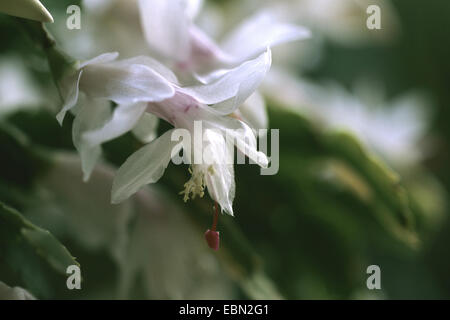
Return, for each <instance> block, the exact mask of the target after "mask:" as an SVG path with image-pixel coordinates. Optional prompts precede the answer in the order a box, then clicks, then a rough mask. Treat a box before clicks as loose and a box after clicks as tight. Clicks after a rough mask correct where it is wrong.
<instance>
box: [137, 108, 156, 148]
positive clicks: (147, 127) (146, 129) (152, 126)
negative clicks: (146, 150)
mask: <svg viewBox="0 0 450 320" xmlns="http://www.w3.org/2000/svg"><path fill="white" fill-rule="evenodd" d="M158 124H159V118H158V117H157V116H155V115H153V114H151V113H148V112H146V113H144V114H143V115H142V117H141V118H140V119H139V121H138V123H137V124H136V126H135V127H134V128H133V130H132V132H133V134H134V136H135V137H136V138H138V139H139V140H140V141H141V142H143V143H149V142H151V141H153V140H155V138H156V134H157V129H158Z"/></svg>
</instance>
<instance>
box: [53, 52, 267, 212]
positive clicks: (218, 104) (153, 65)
mask: <svg viewBox="0 0 450 320" xmlns="http://www.w3.org/2000/svg"><path fill="white" fill-rule="evenodd" d="M116 57H117V55H116V54H104V55H101V56H99V57H96V58H94V59H92V60H90V61H88V62H85V63H82V64H80V66H79V68H77V69H76V71H75V72H74V73H73V74H71V75H69V76H68V77H67V78H66V79H65V81H64V85H63V86H62V87H63V90H62V91H63V96H64V97H65V99H64V100H65V104H64V107H63V109H62V111H61V112H60V113H59V114H58V120H59V121H62V120H63V117H64V114H65V113H66V112H67V111H68V110H74V112H75V113H76V118H75V121H74V125H73V139H74V143H75V146H76V147H77V149H78V150H79V152H80V154H81V158H82V163H83V171H84V173H85V179H87V178H88V177H89V174H90V172H91V171H92V169H93V167H94V165H95V162H96V160H97V159H98V157H99V155H100V145H101V144H102V143H103V142H106V141H109V140H112V139H114V138H116V137H118V136H120V135H122V134H124V133H126V132H128V131H130V130H133V129H134V130H135V131H136V129H137V128H139V125H146V124H148V123H149V122H151V121H149V119H148V116H149V115H150V114H152V115H154V116H157V117H158V118H161V119H164V120H166V121H168V122H169V123H171V124H172V125H173V126H174V127H175V128H183V129H186V130H188V131H189V132H193V131H194V122H195V121H202V122H203V129H202V134H203V133H204V135H205V137H206V138H205V140H206V141H205V148H211V153H210V155H211V157H212V158H213V160H212V163H210V164H209V165H207V166H205V165H200V164H198V165H197V164H194V165H193V166H192V174H193V178H192V180H191V181H190V182H188V183H187V184H186V190H185V191H186V192H185V194H186V196H187V197H189V195H192V196H195V195H200V196H201V195H202V192H203V191H200V189H201V188H203V187H204V186H206V187H208V191H209V193H210V195H211V197H212V198H213V199H214V200H216V201H217V202H219V203H220V205H221V207H222V208H223V209H224V210H226V211H227V212H229V213H232V207H231V204H232V201H233V198H234V174H233V166H232V165H229V164H224V163H223V159H225V158H227V157H228V156H229V154H230V153H231V152H230V151H229V150H228V149H229V148H230V146H226V145H225V144H226V142H225V136H226V134H227V130H228V129H240V131H233V132H231V133H230V134H231V135H232V137H233V138H234V142H235V143H236V145H237V147H238V149H240V150H241V151H242V152H243V153H245V154H246V155H247V156H249V158H251V159H252V160H254V161H255V162H256V163H258V164H260V165H262V166H266V165H267V157H266V156H265V155H264V154H262V153H260V152H257V151H256V138H255V136H254V134H253V132H252V130H251V129H250V127H248V126H247V125H246V124H245V123H243V122H242V121H240V120H237V119H234V118H231V117H229V116H227V115H229V114H231V113H233V112H234V111H236V109H237V108H238V107H239V106H240V105H241V104H242V103H243V102H244V101H245V100H247V98H248V97H249V96H251V95H252V94H253V92H254V91H255V90H256V88H257V87H258V86H259V84H260V83H261V81H262V80H263V78H264V76H265V75H266V73H267V71H268V70H269V68H270V64H271V54H270V50H269V49H267V50H266V52H264V53H262V54H261V55H259V56H258V57H257V58H255V59H253V60H249V61H246V62H244V63H242V64H241V65H239V66H238V67H236V68H233V69H230V70H227V71H226V72H224V73H223V74H221V75H220V76H218V77H216V78H215V79H214V81H211V82H210V83H208V84H201V85H196V86H190V87H181V86H180V84H179V83H178V80H177V78H176V76H175V75H174V74H173V73H172V72H171V71H170V70H169V69H167V68H166V67H164V66H163V65H161V64H159V63H158V62H156V61H155V60H153V59H151V58H149V57H143V56H142V57H136V58H131V59H126V60H117V61H114V59H115V58H116ZM80 91H81V92H83V93H84V96H85V97H84V98H82V99H79V97H78V96H79V92H80ZM79 100H80V101H79ZM108 100H111V101H114V102H116V103H117V104H118V105H117V107H116V108H115V109H114V111H113V113H112V115H110V114H109V112H110V108H109V106H108ZM77 103H78V105H77ZM75 105H77V107H76V108H74V106H75ZM140 129H142V128H140ZM138 131H141V132H140V134H141V135H143V136H144V135H145V134H146V133H148V131H145V130H138ZM228 131H229V130H228ZM218 132H219V133H218ZM170 134H171V132H168V133H166V134H164V135H163V136H162V137H160V138H158V139H156V140H154V141H152V142H151V143H150V144H148V145H146V146H145V147H143V148H142V149H141V150H139V151H138V152H136V153H135V154H134V155H132V156H131V157H130V158H129V159H128V160H127V161H126V162H125V164H124V165H123V166H122V167H121V168H120V169H119V172H118V175H117V178H116V180H115V183H114V186H113V194H112V198H113V199H112V200H113V202H120V201H122V200H124V199H126V198H127V197H129V196H130V195H131V194H133V193H134V192H136V191H137V190H138V189H139V188H140V187H142V186H143V185H144V184H148V183H152V182H156V181H157V180H158V179H159V178H160V177H161V176H162V174H163V172H164V169H165V167H166V166H167V164H168V162H169V161H170V158H171V157H170V155H171V150H172V149H173V148H174V147H175V146H176V144H174V143H172V142H171V141H169V140H170ZM183 147H184V148H188V147H189V146H186V145H184V146H183ZM225 147H227V148H228V149H227V150H224V148H225ZM136 168H138V170H136Z"/></svg>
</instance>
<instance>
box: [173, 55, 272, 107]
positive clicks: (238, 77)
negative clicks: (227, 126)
mask: <svg viewBox="0 0 450 320" xmlns="http://www.w3.org/2000/svg"><path fill="white" fill-rule="evenodd" d="M271 62H272V59H271V52H270V49H267V50H266V52H264V53H263V54H261V55H260V56H258V57H257V58H255V59H253V60H249V61H246V62H244V63H243V64H241V65H240V66H238V67H236V68H234V69H231V70H229V71H228V72H226V73H223V74H222V75H221V76H219V77H218V78H217V79H216V80H215V81H213V82H211V83H209V84H206V85H198V86H193V87H185V88H181V89H179V91H181V92H183V93H185V94H188V95H190V96H192V97H193V98H195V99H196V100H197V101H199V102H201V103H204V104H216V105H215V106H214V109H215V110H216V111H217V112H218V113H220V114H230V113H232V112H233V111H234V110H236V108H237V107H239V106H240V105H241V104H242V103H243V102H244V101H245V100H246V99H247V98H248V97H249V96H250V95H251V94H252V93H253V92H254V91H255V90H256V88H257V87H258V86H259V85H260V83H261V81H262V80H263V78H264V76H265V75H266V73H267V71H268V70H269V68H270V65H271ZM215 77H217V76H215ZM219 103H220V104H219Z"/></svg>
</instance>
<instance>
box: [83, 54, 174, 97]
mask: <svg viewBox="0 0 450 320" xmlns="http://www.w3.org/2000/svg"><path fill="white" fill-rule="evenodd" d="M83 70H84V71H83V76H82V77H81V80H80V89H81V90H82V91H83V92H85V93H86V94H87V95H88V96H91V97H95V98H105V99H108V100H112V101H114V102H116V103H118V104H127V103H134V102H138V101H148V102H152V101H161V100H164V99H166V98H169V97H171V96H173V94H174V93H175V90H174V88H173V86H172V84H171V83H170V82H168V81H167V80H166V79H165V78H163V77H162V76H161V75H160V74H159V73H157V72H155V71H154V70H153V69H151V68H149V67H148V66H146V65H142V64H133V63H131V62H130V63H127V62H126V61H117V62H109V63H102V64H92V65H87V66H86V67H84V68H83Z"/></svg>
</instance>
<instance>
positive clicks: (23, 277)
mask: <svg viewBox="0 0 450 320" xmlns="http://www.w3.org/2000/svg"><path fill="white" fill-rule="evenodd" d="M0 261H1V264H2V268H4V269H2V270H1V271H2V276H3V277H4V276H5V274H6V275H7V276H9V278H10V279H11V278H13V279H15V281H16V282H17V283H15V285H20V286H22V287H25V288H27V289H28V290H30V291H31V292H32V293H33V294H34V295H36V296H37V297H39V298H52V297H53V298H54V297H56V294H57V292H59V291H61V290H67V288H65V285H66V276H67V275H66V269H67V267H68V266H70V265H78V263H77V262H76V261H75V258H74V257H72V256H71V254H70V253H69V251H68V250H67V249H66V248H65V247H64V246H63V245H62V244H61V243H60V242H59V241H58V240H57V239H56V238H55V237H54V236H53V235H52V234H50V232H48V231H46V230H43V229H41V228H39V227H37V226H35V225H34V224H32V223H31V222H30V221H28V220H27V219H25V218H24V217H23V216H22V215H21V214H20V213H19V212H18V211H16V210H14V209H13V208H10V207H8V206H6V205H4V204H3V203H1V202H0Z"/></svg>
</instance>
